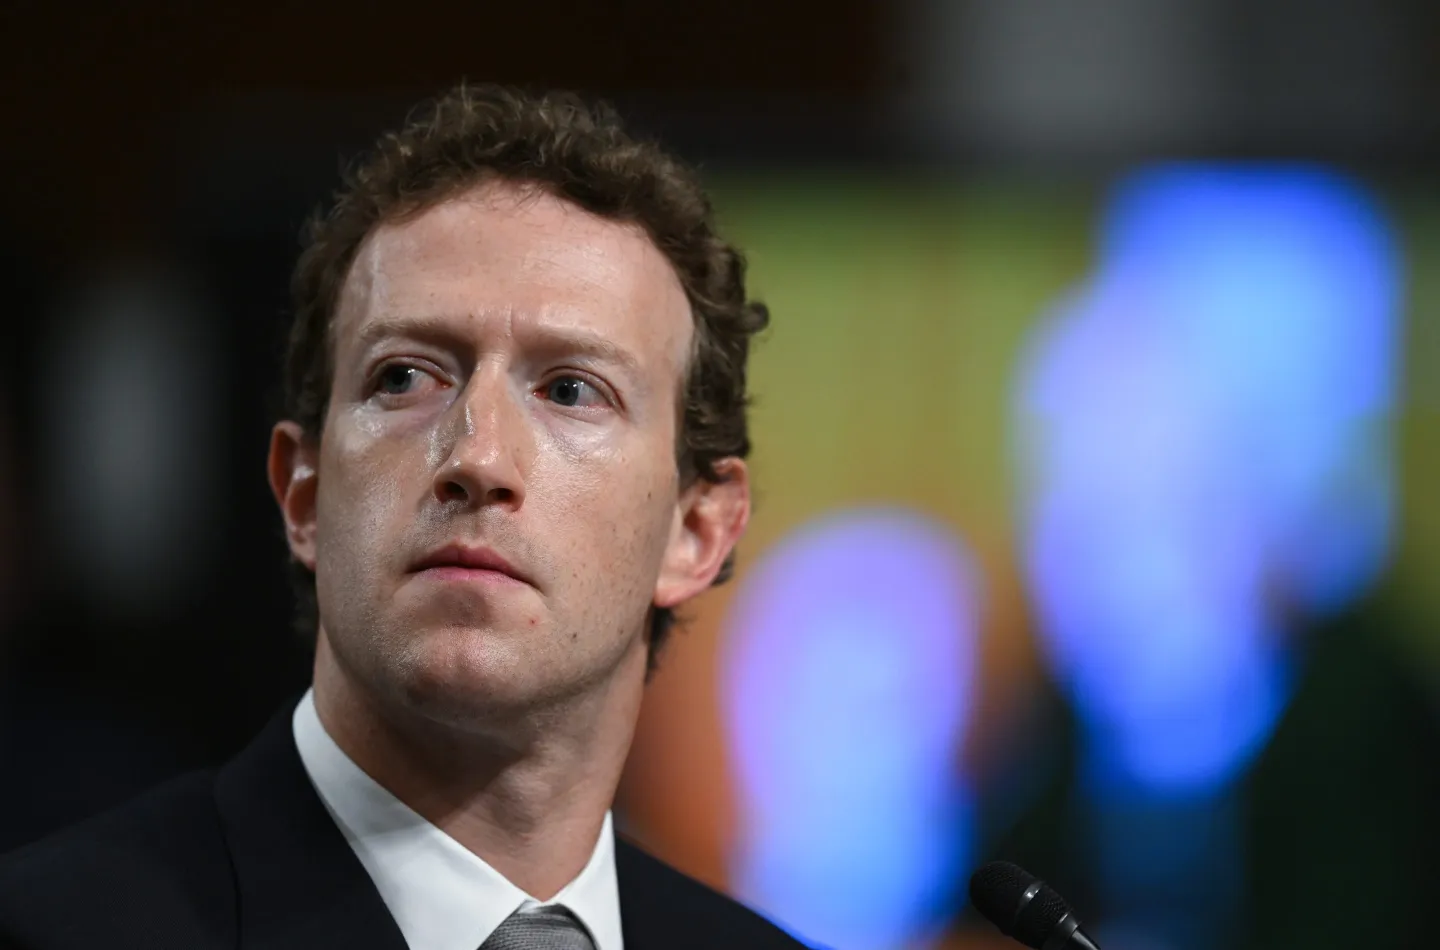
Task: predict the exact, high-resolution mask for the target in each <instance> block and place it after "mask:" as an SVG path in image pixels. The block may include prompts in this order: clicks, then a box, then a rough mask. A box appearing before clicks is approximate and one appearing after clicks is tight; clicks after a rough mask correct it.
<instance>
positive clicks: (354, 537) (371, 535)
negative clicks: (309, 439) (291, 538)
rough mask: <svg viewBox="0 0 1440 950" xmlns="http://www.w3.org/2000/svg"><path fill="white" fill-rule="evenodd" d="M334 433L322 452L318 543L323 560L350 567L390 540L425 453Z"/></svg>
mask: <svg viewBox="0 0 1440 950" xmlns="http://www.w3.org/2000/svg"><path fill="white" fill-rule="evenodd" d="M332 431H334V434H335V438H334V439H332V440H330V441H329V443H328V444H327V445H326V446H322V451H321V459H320V473H319V474H320V481H319V486H318V497H317V516H318V523H317V529H318V531H317V534H318V537H317V541H318V543H319V544H320V545H321V547H322V552H321V556H322V557H327V558H328V560H330V561H331V562H332V563H333V562H334V561H336V559H337V558H338V559H340V560H343V561H345V562H347V563H349V562H353V561H357V560H359V559H358V558H356V557H355V555H356V554H359V553H361V552H364V551H374V550H377V549H380V548H382V547H383V546H384V545H386V544H388V543H389V542H390V541H392V540H393V537H392V536H393V535H394V534H395V533H396V530H397V527H396V522H397V519H398V518H399V517H400V516H401V513H402V511H403V509H404V506H405V499H407V498H408V497H410V495H411V494H413V488H414V486H413V485H412V484H410V483H412V482H414V481H415V478H416V477H417V475H416V473H420V472H423V468H422V466H421V465H420V464H419V460H420V458H421V457H423V456H424V453H425V450H424V447H423V446H418V445H416V446H411V445H409V444H408V441H405V440H401V441H402V442H404V444H399V443H397V442H396V441H395V440H390V439H386V440H380V439H374V438H369V437H368V435H369V434H368V433H366V432H365V431H363V429H362V430H358V431H350V430H348V429H345V428H342V427H338V426H337V427H336V428H335V430H332ZM352 570H353V565H352ZM348 572H349V571H347V573H348Z"/></svg>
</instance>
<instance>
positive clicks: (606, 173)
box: [282, 83, 769, 670]
mask: <svg viewBox="0 0 1440 950" xmlns="http://www.w3.org/2000/svg"><path fill="white" fill-rule="evenodd" d="M494 180H503V181H512V182H517V183H523V184H526V185H533V186H536V187H539V188H543V189H545V190H547V191H548V192H550V193H551V194H553V195H555V196H557V197H561V198H564V199H566V200H568V201H571V202H573V203H574V204H576V205H578V206H580V207H581V208H584V209H585V210H587V211H589V212H591V213H593V214H596V215H600V216H601V217H604V218H607V219H609V220H612V221H617V222H622V223H627V224H635V225H638V226H640V227H642V228H644V229H645V231H646V233H647V234H648V235H649V236H650V239H651V240H652V241H654V242H655V245H656V246H657V247H658V248H659V249H660V250H661V251H662V252H663V253H664V254H665V256H666V257H667V258H668V259H669V261H670V263H671V265H672V266H673V267H674V268H675V272H676V274H677V275H678V276H679V278H680V282H681V284H682V285H683V286H684V288H685V293H686V296H687V297H688V298H689V301H690V308H691V311H692V314H693V317H694V321H695V333H694V341H693V344H692V348H691V354H690V360H689V364H688V366H687V368H686V374H685V381H684V386H683V388H682V395H681V399H680V402H681V405H679V406H677V407H676V411H677V414H678V417H679V435H678V438H677V444H676V464H677V466H678V468H679V472H680V482H681V485H682V486H688V485H690V484H692V483H693V482H694V480H695V479H697V478H703V479H706V480H708V481H711V482H718V481H720V480H722V475H721V474H720V472H718V471H717V469H716V463H717V462H718V461H720V460H721V459H724V458H731V457H738V458H744V457H746V456H747V455H748V454H749V452H750V437H749V430H748V423H747V418H746V410H747V407H748V402H749V400H748V397H747V394H746V390H745V377H746V363H747V360H748V357H749V351H750V340H751V338H752V337H753V336H755V335H756V334H757V333H759V332H760V331H761V330H763V329H764V328H765V327H766V326H767V325H768V323H769V311H768V310H767V309H766V307H765V306H764V304H761V303H759V302H757V301H754V300H749V299H747V298H746V292H745V261H744V258H743V257H742V256H741V254H740V252H739V251H738V250H737V249H736V248H735V247H733V246H732V245H730V244H728V243H727V242H725V241H724V240H722V239H721V238H720V236H719V234H718V233H717V231H716V227H715V222H714V216H713V213H712V210H711V204H710V200H709V198H708V197H707V196H706V194H705V192H704V190H703V189H702V187H701V185H700V183H699V180H698V178H697V176H696V174H695V173H694V172H693V171H692V170H691V169H689V168H687V167H686V166H685V165H683V164H682V163H681V162H680V161H678V160H677V159H676V158H674V157H672V156H671V155H669V154H667V153H666V152H664V151H662V150H661V149H660V148H659V147H658V146H657V145H655V144H653V143H650V142H646V141H640V140H638V139H636V138H634V137H632V136H631V135H630V134H628V133H627V132H626V130H625V128H624V126H623V124H622V122H621V120H620V118H619V116H618V115H617V114H616V112H615V110H614V109H613V108H611V107H610V106H609V105H607V104H605V103H591V102H587V101H586V100H584V99H582V98H581V97H580V96H578V95H576V94H574V93H569V92H546V93H542V94H531V93H528V92H525V91H523V90H520V89H516V88H513V87H507V86H498V85H471V84H463V83H462V84H461V85H459V86H457V87H455V88H453V89H451V90H449V91H448V92H445V93H444V94H442V95H440V96H438V97H437V98H435V99H433V100H430V101H429V102H426V103H424V104H422V105H421V106H419V107H417V108H416V109H415V110H414V111H413V112H412V113H411V115H410V116H409V117H408V119H407V120H406V121H405V123H404V124H403V126H402V127H401V128H400V129H399V131H395V132H389V133H386V134H385V135H383V136H381V137H380V139H379V140H378V141H377V142H376V143H375V145H374V146H373V147H372V148H371V149H370V150H369V151H368V152H367V153H365V154H364V155H362V156H361V157H360V158H359V159H358V160H357V161H356V162H354V163H353V164H352V165H351V167H350V168H349V169H348V171H346V172H345V174H344V176H343V181H342V184H341V187H340V189H339V190H338V191H337V192H336V193H335V195H334V198H333V201H332V202H331V204H330V206H329V208H328V209H322V210H321V211H319V212H317V213H316V214H315V215H314V216H313V217H312V218H311V219H310V220H309V222H308V223H307V224H306V226H305V230H304V233H303V238H302V243H303V250H302V253H301V254H300V258H299V261H298V262H297V264H296V267H295V272H294V276H293V278H292V280H291V301H292V306H293V321H294V322H293V324H292V325H291V328H290V334H289V340H288V345H287V347H286V354H285V368H284V397H283V399H284V404H283V409H282V411H283V413H284V414H285V416H286V417H287V418H289V419H291V420H294V421H295V422H297V423H299V424H300V426H301V428H302V429H303V430H304V432H305V434H306V436H307V437H308V438H311V439H315V440H317V441H318V439H319V437H320V433H321V429H322V428H323V425H324V420H325V413H326V409H327V404H328V401H329V397H330V384H331V376H332V373H333V368H334V367H333V363H332V347H331V340H330V327H331V326H332V323H333V318H334V315H335V309H336V305H337V301H338V300H339V297H340V292H341V289H342V287H343V285H344V283H345V280H346V277H347V275H348V274H349V271H350V266H351V263H352V262H353V261H354V258H355V255H356V253H357V252H358V250H359V248H360V245H361V244H362V243H363V242H364V241H365V239H366V237H368V236H369V235H370V234H371V233H372V232H374V231H375V229H376V228H378V227H379V226H381V225H383V224H386V223H390V222H396V221H402V220H406V219H408V218H411V217H414V216H416V215H418V214H420V213H422V212H424V211H426V210H428V209H430V208H433V207H434V206H436V205H438V204H440V203H442V202H444V201H446V200H447V199H450V198H454V197H456V196H458V195H460V194H463V193H465V192H467V191H470V190H472V189H473V188H475V187H477V186H479V185H481V184H484V183H486V182H488V181H494ZM733 571H734V553H733V552H732V553H731V554H730V556H729V557H727V558H726V560H725V563H724V566H723V567H722V568H721V571H720V574H719V575H718V576H717V577H716V579H715V583H717V584H719V583H723V582H724V581H725V580H727V579H728V578H729V577H730V575H731V574H732V573H733ZM291 576H292V580H293V581H294V586H295V592H296V598H297V606H298V610H297V616H296V624H297V627H298V628H299V629H300V630H301V631H302V632H303V634H304V635H305V636H307V637H313V636H314V634H315V630H316V624H317V622H318V606H317V603H316V598H315V576H314V574H313V573H312V572H311V571H310V570H308V569H307V568H305V567H304V566H303V565H301V564H300V563H299V562H298V561H295V560H294V559H293V558H292V559H291ZM675 621H676V618H675V615H674V612H673V611H671V610H669V609H665V608H655V609H653V610H652V613H651V617H650V622H649V630H648V637H649V664H650V668H651V669H652V670H653V669H654V668H655V663H656V658H657V657H658V655H659V650H660V648H661V646H662V645H663V644H664V642H665V641H666V639H667V638H668V636H669V634H670V632H671V630H672V629H673V627H674V625H675Z"/></svg>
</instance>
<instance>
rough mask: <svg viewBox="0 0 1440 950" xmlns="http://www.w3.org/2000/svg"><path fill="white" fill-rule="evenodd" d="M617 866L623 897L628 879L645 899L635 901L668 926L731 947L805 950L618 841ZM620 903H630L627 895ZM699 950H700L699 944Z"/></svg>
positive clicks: (743, 908)
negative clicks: (715, 938) (660, 916)
mask: <svg viewBox="0 0 1440 950" xmlns="http://www.w3.org/2000/svg"><path fill="white" fill-rule="evenodd" d="M616 861H617V865H618V868H617V869H618V870H619V872H620V877H621V881H622V884H621V888H622V891H623V889H624V888H625V886H626V885H625V883H624V882H625V881H626V880H627V879H628V880H629V881H631V882H633V883H634V884H635V885H636V887H637V889H640V890H642V892H643V893H642V894H637V895H634V897H632V898H631V899H632V900H639V901H643V904H644V905H645V906H647V907H653V908H656V909H657V910H659V911H660V912H662V913H663V916H664V917H665V918H666V920H667V926H679V927H680V928H682V929H683V930H684V931H687V932H690V933H692V934H697V935H699V934H708V935H715V936H718V935H723V939H724V943H725V945H726V946H737V947H753V948H759V950H805V945H804V944H802V943H800V942H799V941H798V940H796V939H795V938H794V937H792V936H790V935H789V934H788V933H786V932H785V931H784V930H782V929H780V928H779V927H777V926H776V925H775V924H773V923H771V922H770V921H769V920H766V919H765V918H764V917H762V916H761V915H760V914H758V913H756V912H755V911H753V910H751V909H750V908H748V907H746V906H745V905H744V904H742V903H740V902H739V901H737V900H735V899H734V898H731V897H727V896H726V895H724V894H722V893H720V892H719V891H717V890H715V889H713V888H711V887H709V886H707V885H705V884H703V883H701V882H700V881H697V880H695V879H694V878H692V877H690V876H688V875H686V874H684V873H682V872H681V871H678V870H676V869H675V868H673V867H671V866H670V865H668V864H666V863H665V862H663V861H661V860H660V859H659V858H657V857H655V856H654V855H652V854H650V853H648V852H646V851H645V850H644V849H642V848H640V847H638V846H636V845H635V844H633V843H631V842H628V841H626V840H624V839H618V840H617V841H616ZM621 901H622V904H623V903H626V902H627V901H626V897H625V896H624V895H623V894H622V897H621ZM622 912H623V911H622ZM696 945H697V946H698V945H700V941H697V942H696ZM706 946H708V944H706Z"/></svg>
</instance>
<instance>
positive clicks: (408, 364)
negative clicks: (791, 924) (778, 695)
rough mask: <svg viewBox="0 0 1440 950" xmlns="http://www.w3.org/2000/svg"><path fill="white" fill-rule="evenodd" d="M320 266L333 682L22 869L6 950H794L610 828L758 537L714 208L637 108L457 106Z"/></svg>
mask: <svg viewBox="0 0 1440 950" xmlns="http://www.w3.org/2000/svg"><path fill="white" fill-rule="evenodd" d="M307 245H308V246H307V247H306V249H305V251H304V253H303V254H302V256H301V258H300V262H299V264H298V266H297V270H296V275H295V280H294V283H293V290H294V303H295V324H294V328H293V332H292V335H291V340H290V349H289V354H288V359H287V370H286V376H287V413H286V415H287V418H286V419H285V420H284V421H281V422H280V423H279V424H277V425H276V426H275V429H274V432H273V435H272V440H271V445H270V456H269V478H270V484H271V487H272V489H273V491H274V494H275V497H276V500H277V501H278V503H279V507H280V512H281V515H282V517H283V521H284V527H285V535H286V539H287V541H288V543H289V547H290V553H291V555H292V557H293V561H294V563H295V565H296V567H297V571H298V572H299V575H300V578H301V580H302V593H304V594H305V595H306V597H305V598H303V599H304V600H305V601H306V602H307V603H308V604H310V605H313V607H315V608H318V610H317V611H316V613H314V614H312V615H310V616H311V617H312V619H311V620H310V621H308V622H307V626H309V627H310V629H312V630H318V633H317V636H316V651H315V671H314V685H313V688H312V690H311V691H310V692H308V693H307V694H306V695H305V697H304V698H303V699H301V701H300V703H299V705H298V706H297V707H296V708H295V709H294V710H293V711H292V710H286V711H284V713H282V715H281V716H280V717H279V718H278V719H277V720H276V721H275V723H273V724H272V726H271V727H270V728H269V729H268V730H267V731H266V732H265V733H263V734H262V735H261V736H260V737H259V738H258V739H257V740H256V741H255V743H254V744H253V745H252V746H251V747H250V748H249V749H248V750H246V751H245V752H243V753H242V754H241V755H240V756H239V757H238V758H236V759H235V760H234V761H232V762H231V763H229V764H228V765H227V766H225V767H224V768H222V769H220V770H219V771H218V772H216V773H214V774H204V775H196V776H191V777H187V778H185V779H183V780H180V781H179V782H177V783H174V784H171V785H169V786H166V787H163V788H161V789H160V790H158V791H156V792H154V793H152V794H150V795H148V796H146V797H144V798H142V799H140V800H138V801H136V802H135V803H133V804H131V805H129V806H127V807H125V808H123V809H121V810H120V811H118V812H114V813H111V814H109V815H107V816H104V817H102V818H101V819H98V820H96V821H93V822H91V823H88V824H86V825H83V826H81V827H79V828H77V829H74V830H72V831H69V832H67V833H65V834H64V835H62V836H60V837H58V838H56V839H52V840H49V841H46V842H42V843H40V844H39V845H36V846H33V847H31V848H29V849H27V850H23V851H21V852H18V853H17V854H15V855H12V856H10V857H9V858H7V859H5V860H4V861H3V863H0V934H3V935H4V938H5V939H8V940H10V941H11V942H13V943H15V944H17V945H18V946H22V947H27V948H43V950H51V948H55V950H61V948H77V950H78V948H81V947H84V948H86V950H89V948H93V947H96V946H101V945H103V946H105V947H108V948H112V950H114V948H130V947H134V948H140V947H145V948H154V947H176V948H180V947H184V948H195V950H202V948H211V947H217V948H218V947H244V948H259V947H267V948H281V947H295V948H300V947H306V948H315V947H348V948H371V947H373V948H397V950H398V948H403V947H407V946H408V947H410V948H412V950H475V948H478V947H483V948H485V950H506V948H535V950H539V948H551V947H554V948H566V950H571V948H574V950H582V948H583V950H621V948H622V947H624V948H625V950H659V948H670V947H695V948H720V947H759V948H765V947H774V948H780V947H795V946H798V944H796V943H795V942H794V941H792V940H791V939H790V938H789V937H787V936H786V935H784V934H783V933H782V932H781V931H779V930H778V929H776V928H775V927H773V926H772V925H770V924H769V923H767V922H765V921H764V920H762V919H761V918H759V917H758V916H756V915H754V914H752V913H751V912H750V911H747V910H745V909H743V908H741V907H740V906H739V905H738V904H735V903H733V902H731V901H729V900H728V899H726V898H723V897H721V896H719V895H718V894H716V893H714V892H712V891H709V890H707V889H706V888H704V887H702V886H701V885H699V884H697V883H695V882H693V881H691V880H689V879H688V878H685V877H684V876H682V875H680V874H679V873H678V872H676V871H673V870H671V869H669V868H667V867H666V866H664V865H663V864H661V863H660V862H658V861H656V860H655V859H653V858H651V857H648V856H647V855H645V854H644V853H642V852H641V851H639V850H638V849H636V848H634V847H633V846H631V845H629V844H626V843H624V842H621V841H617V840H615V838H614V833H613V828H612V823H611V817H610V811H609V809H610V806H611V802H612V800H613V798H614V794H615V790H616V786H617V783H618V782H619V778H620V772H621V768H622V765H623V763H624V760H625V757H626V754H627V752H628V749H629V745H630V741H631V737H632V734H633V731H634V727H635V722H636V717H637V715H638V713H639V708H640V701H641V695H642V692H643V687H644V683H645V680H646V678H647V676H648V674H649V672H650V671H651V670H652V668H653V666H654V660H655V656H656V654H657V651H658V650H659V649H660V647H661V646H662V644H663V641H664V639H665V636H666V635H667V633H668V632H669V629H670V626H671V624H672V622H673V615H672V613H671V612H672V610H673V609H674V608H676V607H677V606H678V605H680V604H682V603H684V602H685V601H687V600H689V599H690V598H692V597H694V596H695V595H697V594H699V593H700V592H702V591H703V590H705V589H706V588H707V587H709V586H710V585H711V584H712V583H714V582H716V581H717V580H721V579H723V578H724V577H725V576H726V575H727V574H728V572H729V567H730V564H731V557H732V550H733V548H734V545H735V543H736V541H737V539H738V538H739V536H740V534H741V532H742V531H743V529H744V527H745V524H746V520H747V518H748V515H749V483H748V476H747V472H746V466H745V462H744V458H745V456H746V455H747V454H748V450H749V442H748V437H747V430H746V419H745V402H746V400H745V367H746V357H747V354H748V350H749V341H750V338H751V337H752V336H753V335H754V334H755V333H757V332H758V331H759V330H760V329H762V328H763V327H764V326H765V324H766V322H767V315H766V311H765V309H764V308H763V306H761V305H759V304H757V303H754V302H751V301H749V300H747V299H746V294H745V287H744V273H743V270H744V269H743V264H742V261H741V258H740V257H739V255H738V254H737V253H736V251H735V250H734V249H733V248H731V247H730V246H729V245H727V244H725V243H724V242H722V241H721V240H720V239H719V238H718V237H717V235H716V234H715V231H714V228H713V225H712V223H711V218H710V211H709V205H708V202H707V201H706V199H705V197H704V195H703V193H702V192H701V191H700V189H699V187H698V186H697V185H696V183H695V181H694V179H693V178H692V177H691V176H690V174H689V173H688V172H687V171H686V170H685V169H683V168H682V167H681V166H680V165H678V164H677V163H676V162H675V161H673V160H672V159H670V158H668V157H666V156H665V155H664V154H663V153H661V152H660V151H658V150H657V149H656V148H654V147H653V146H650V145H647V144H643V143H639V142H637V141H634V140H632V139H631V138H629V137H627V136H626V134H625V133H624V132H623V131H622V129H621V127H620V125H619V123H618V121H617V120H616V119H615V118H614V116H613V115H612V114H611V113H610V112H609V111H608V110H604V109H594V108H590V107H587V106H586V105H584V104H583V103H581V102H580V101H579V100H577V99H574V98H573V97H570V96H565V95H547V96H543V97H538V98H533V97H528V96H525V95H523V94H520V93H517V92H514V91H510V90H505V89H498V88H465V87H461V88H459V89H457V90H455V91H452V92H451V93H449V94H447V95H445V96H443V97H442V98H440V99H439V100H437V101H436V102H434V103H432V104H431V105H430V106H429V107H428V108H427V109H426V110H424V111H423V112H422V113H421V114H418V115H417V116H416V117H414V118H413V119H412V120H411V121H410V122H409V123H408V124H407V125H406V126H405V127H404V128H403V129H401V130H400V131H399V132H396V133H394V134H391V135H387V136H385V137H384V138H382V139H381V140H380V142H379V143H378V144H377V146H376V147H375V149H374V150H373V152H372V153H371V154H370V155H369V156H368V157H367V158H366V159H365V160H364V161H363V162H361V163H360V164H359V165H358V166H357V167H356V168H355V169H354V171H353V172H352V174H351V175H350V176H348V179H347V182H346V184H345V187H344V189H342V191H341V193H340V194H339V196H338V197H337V199H336V201H335V203H334V205H333V207H332V208H330V210H329V211H328V213H326V214H324V215H322V216H320V217H318V218H317V219H316V220H315V221H314V222H312V225H311V227H310V228H309V230H308V233H307ZM0 942H3V941H0Z"/></svg>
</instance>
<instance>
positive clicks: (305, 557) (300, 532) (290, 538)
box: [266, 420, 319, 571]
mask: <svg viewBox="0 0 1440 950" xmlns="http://www.w3.org/2000/svg"><path fill="white" fill-rule="evenodd" d="M317 453H318V446H316V445H315V443H314V441H313V440H311V439H309V438H307V437H306V436H305V432H304V430H302V429H301V428H300V424H299V423H298V422H291V421H289V420H285V421H283V422H277V423H276V424H275V428H274V429H272V430H271V432H270V457H269V459H268V460H267V462H266V470H267V472H268V474H269V476H270V491H271V492H272V493H273V494H274V495H275V502H276V504H278V505H279V506H280V516H281V517H282V518H283V519H284V520H285V540H286V542H287V543H288V544H289V545H290V553H291V554H293V555H294V556H295V560H297V561H299V562H300V563H301V564H303V565H305V566H306V567H307V568H309V569H310V570H312V571H313V570H315V491H316V486H317V483H318V481H319V478H318V468H317V463H318V461H319V460H318V458H317Z"/></svg>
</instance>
